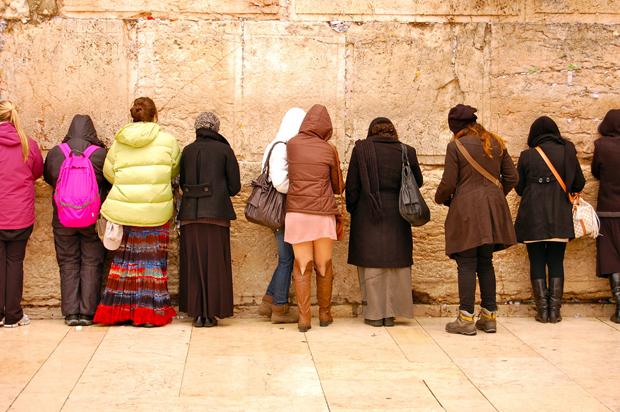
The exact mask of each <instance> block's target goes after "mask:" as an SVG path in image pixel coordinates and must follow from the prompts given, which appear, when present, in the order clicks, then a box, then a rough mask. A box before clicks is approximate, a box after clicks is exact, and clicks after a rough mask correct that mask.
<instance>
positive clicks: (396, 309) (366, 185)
mask: <svg viewBox="0 0 620 412" xmlns="http://www.w3.org/2000/svg"><path fill="white" fill-rule="evenodd" d="M405 147H406V150H407V157H408V158H409V163H410V164H411V170H412V172H413V175H414V177H415V180H416V182H417V184H418V186H419V187H421V186H422V184H423V178H422V172H421V170H420V165H419V163H418V158H417V156H416V151H415V149H414V148H413V147H411V146H408V145H405ZM401 159H402V149H401V143H400V141H399V140H398V134H397V133H396V129H395V127H394V125H393V124H392V122H391V121H390V120H389V119H386V118H384V117H379V118H376V119H375V120H373V121H372V123H371V124H370V126H369V128H368V136H367V138H366V139H365V140H359V141H357V142H356V143H355V147H354V148H353V153H352V154H351V161H350V162H349V172H348V174H347V183H346V199H347V210H348V211H349V213H351V233H350V237H349V263H350V264H352V265H356V266H357V270H358V274H359V279H360V287H361V289H362V295H363V300H364V301H365V302H366V305H365V307H364V319H365V322H366V323H367V324H369V325H372V326H394V318H395V317H397V316H401V317H406V318H411V317H413V300H412V294H411V266H412V265H413V239H412V235H411V225H410V224H409V223H408V222H407V221H406V220H405V219H403V218H402V217H401V215H400V212H399V208H398V199H399V193H400V186H401V170H402V164H401V163H402V160H401Z"/></svg>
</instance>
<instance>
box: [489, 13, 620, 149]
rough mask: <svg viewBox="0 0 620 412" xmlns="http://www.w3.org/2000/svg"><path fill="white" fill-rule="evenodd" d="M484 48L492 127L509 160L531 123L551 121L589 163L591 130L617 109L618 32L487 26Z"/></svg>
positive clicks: (582, 27) (578, 27)
mask: <svg viewBox="0 0 620 412" xmlns="http://www.w3.org/2000/svg"><path fill="white" fill-rule="evenodd" d="M492 31H493V35H492V47H491V80H490V89H489V93H490V96H491V118H492V123H491V124H492V127H493V129H494V130H496V131H497V132H499V133H500V135H502V136H503V137H504V138H506V140H507V143H508V147H509V150H510V152H511V154H512V155H513V156H518V154H519V151H520V150H521V148H523V147H524V146H525V144H526V141H527V135H528V131H529V128H530V125H531V124H532V122H533V121H534V120H535V119H536V118H537V117H539V116H542V115H548V116H551V117H552V118H553V119H554V120H555V121H556V122H557V124H558V126H559V128H560V131H561V132H562V133H563V135H564V136H565V137H567V138H569V139H571V140H572V141H573V142H574V143H575V145H576V146H577V150H578V152H579V154H580V156H583V157H584V158H589V157H590V156H591V155H592V151H593V150H594V147H593V144H592V142H593V141H594V139H595V138H596V137H597V135H596V129H597V127H598V125H599V123H600V121H601V119H602V118H603V116H604V115H605V113H606V112H607V110H609V109H610V108H612V107H615V106H617V102H618V98H617V92H616V91H617V90H620V69H619V66H618V62H619V60H618V55H620V54H619V53H620V26H618V25H568V24H562V25H538V24H537V25H513V24H503V25H494V26H493V28H492Z"/></svg>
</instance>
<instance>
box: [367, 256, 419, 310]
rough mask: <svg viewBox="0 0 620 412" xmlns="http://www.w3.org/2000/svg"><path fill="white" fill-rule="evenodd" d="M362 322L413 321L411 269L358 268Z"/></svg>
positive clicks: (409, 267) (408, 267)
mask: <svg viewBox="0 0 620 412" xmlns="http://www.w3.org/2000/svg"><path fill="white" fill-rule="evenodd" d="M357 274H358V276H359V280H360V288H361V290H362V301H363V307H364V319H369V320H379V319H384V318H392V317H403V318H413V298H412V294H411V266H407V267H404V268H365V267H361V266H358V267H357Z"/></svg>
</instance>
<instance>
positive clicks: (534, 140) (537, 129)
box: [527, 116, 566, 147]
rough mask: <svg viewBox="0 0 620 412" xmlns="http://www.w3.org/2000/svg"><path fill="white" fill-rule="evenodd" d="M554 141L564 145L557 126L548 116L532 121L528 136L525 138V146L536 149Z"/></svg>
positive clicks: (564, 142)
mask: <svg viewBox="0 0 620 412" xmlns="http://www.w3.org/2000/svg"><path fill="white" fill-rule="evenodd" d="M550 140H551V141H554V142H556V143H559V144H566V141H565V140H564V138H563V137H562V135H561V134H560V129H559V128H558V125H557V124H556V123H555V122H554V121H553V119H551V118H550V117H548V116H541V117H539V118H538V119H536V120H534V123H532V126H531V127H530V134H529V136H528V137H527V145H528V146H529V147H536V146H538V145H540V144H541V143H543V142H546V141H550Z"/></svg>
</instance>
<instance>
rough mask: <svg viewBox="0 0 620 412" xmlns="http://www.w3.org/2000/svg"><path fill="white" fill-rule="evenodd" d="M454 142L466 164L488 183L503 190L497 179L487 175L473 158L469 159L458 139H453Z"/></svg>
mask: <svg viewBox="0 0 620 412" xmlns="http://www.w3.org/2000/svg"><path fill="white" fill-rule="evenodd" d="M454 141H455V143H456V147H457V149H459V152H461V154H462V155H463V157H465V160H467V163H469V164H470V165H471V167H473V168H474V169H475V170H476V171H477V172H478V173H480V174H481V175H482V176H483V177H485V178H486V179H487V180H488V181H490V182H491V183H493V184H494V185H495V186H497V187H498V188H500V189H502V190H503V187H502V183H501V182H500V181H499V179H498V178H496V177H495V176H493V175H492V174H491V173H489V171H488V170H486V169H485V168H484V167H482V166H481V165H480V163H478V162H476V160H475V159H474V158H473V157H471V155H470V154H469V152H468V151H467V149H466V148H465V146H463V143H461V142H460V140H459V139H455V140H454Z"/></svg>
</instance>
